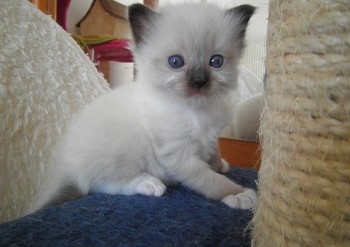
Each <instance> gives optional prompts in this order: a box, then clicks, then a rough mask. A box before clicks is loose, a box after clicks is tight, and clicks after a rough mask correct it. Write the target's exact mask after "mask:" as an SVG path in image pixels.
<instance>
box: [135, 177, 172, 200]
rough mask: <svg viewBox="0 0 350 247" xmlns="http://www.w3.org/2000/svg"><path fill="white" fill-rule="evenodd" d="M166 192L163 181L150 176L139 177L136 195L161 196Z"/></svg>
mask: <svg viewBox="0 0 350 247" xmlns="http://www.w3.org/2000/svg"><path fill="white" fill-rule="evenodd" d="M165 190H166V187H165V185H164V184H163V183H162V181H160V180H159V179H158V178H156V177H153V176H151V175H148V174H144V175H142V176H141V177H139V181H137V185H136V193H138V194H142V195H146V196H161V195H163V194H164V192H165Z"/></svg>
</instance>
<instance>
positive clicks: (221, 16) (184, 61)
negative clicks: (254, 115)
mask: <svg viewBox="0 0 350 247" xmlns="http://www.w3.org/2000/svg"><path fill="white" fill-rule="evenodd" d="M253 12H254V8H253V7H250V6H248V7H247V6H244V7H240V9H239V8H236V9H231V10H229V11H225V10H222V9H219V8H218V7H215V6H213V5H206V4H190V5H189V4H187V5H175V6H169V7H165V8H163V9H160V12H159V13H155V12H152V11H151V10H148V9H145V7H142V6H140V5H136V6H135V5H134V6H132V7H131V8H130V11H129V15H130V17H129V18H130V23H131V26H132V30H133V35H134V40H135V47H134V55H135V60H136V64H137V71H138V73H139V74H138V75H139V76H141V77H144V78H145V79H146V81H147V82H149V83H151V86H154V87H156V88H157V89H159V90H162V91H164V92H166V93H168V94H169V96H175V97H176V98H181V99H185V100H188V101H190V102H205V101H206V100H208V99H214V100H217V99H219V98H221V97H222V96H223V95H226V94H227V93H228V92H230V91H232V90H234V89H235V88H236V86H237V85H236V80H237V70H236V65H237V60H238V59H239V57H240V55H241V53H242V49H243V38H244V32H245V28H246V25H247V23H248V21H249V18H250V16H251V15H252V14H253Z"/></svg>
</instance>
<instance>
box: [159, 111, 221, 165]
mask: <svg viewBox="0 0 350 247" xmlns="http://www.w3.org/2000/svg"><path fill="white" fill-rule="evenodd" d="M156 125H158V128H154V129H153V133H154V135H153V136H154V138H155V139H154V140H155V143H156V149H157V150H158V151H159V154H160V155H161V156H169V155H171V154H172V153H180V154H181V153H192V154H195V155H197V156H199V157H201V159H203V160H209V159H210V158H211V157H212V155H213V154H214V153H215V151H216V145H217V138H218V137H219V135H220V132H221V123H220V119H218V118H217V117H215V116H212V115H210V114H207V113H206V112H193V111H192V112H191V111H188V110H184V111H181V112H180V111H178V112H172V114H165V115H164V116H159V121H157V124H156ZM154 127H155V126H154Z"/></svg>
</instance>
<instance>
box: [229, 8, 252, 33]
mask: <svg viewBox="0 0 350 247" xmlns="http://www.w3.org/2000/svg"><path fill="white" fill-rule="evenodd" d="M255 9H256V8H255V7H253V6H251V5H247V4H245V5H240V6H238V7H235V8H232V9H229V10H228V11H227V13H228V14H229V15H231V16H232V18H234V20H237V21H238V25H239V26H240V28H241V30H240V33H239V37H240V38H244V35H245V31H246V29H247V26H248V22H249V20H250V17H252V15H253V14H254V13H255Z"/></svg>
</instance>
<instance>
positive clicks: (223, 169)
mask: <svg viewBox="0 0 350 247" xmlns="http://www.w3.org/2000/svg"><path fill="white" fill-rule="evenodd" d="M221 163H222V165H221V167H220V169H219V172H220V173H228V171H229V170H230V165H229V164H228V163H227V161H226V160H224V159H221Z"/></svg>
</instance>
